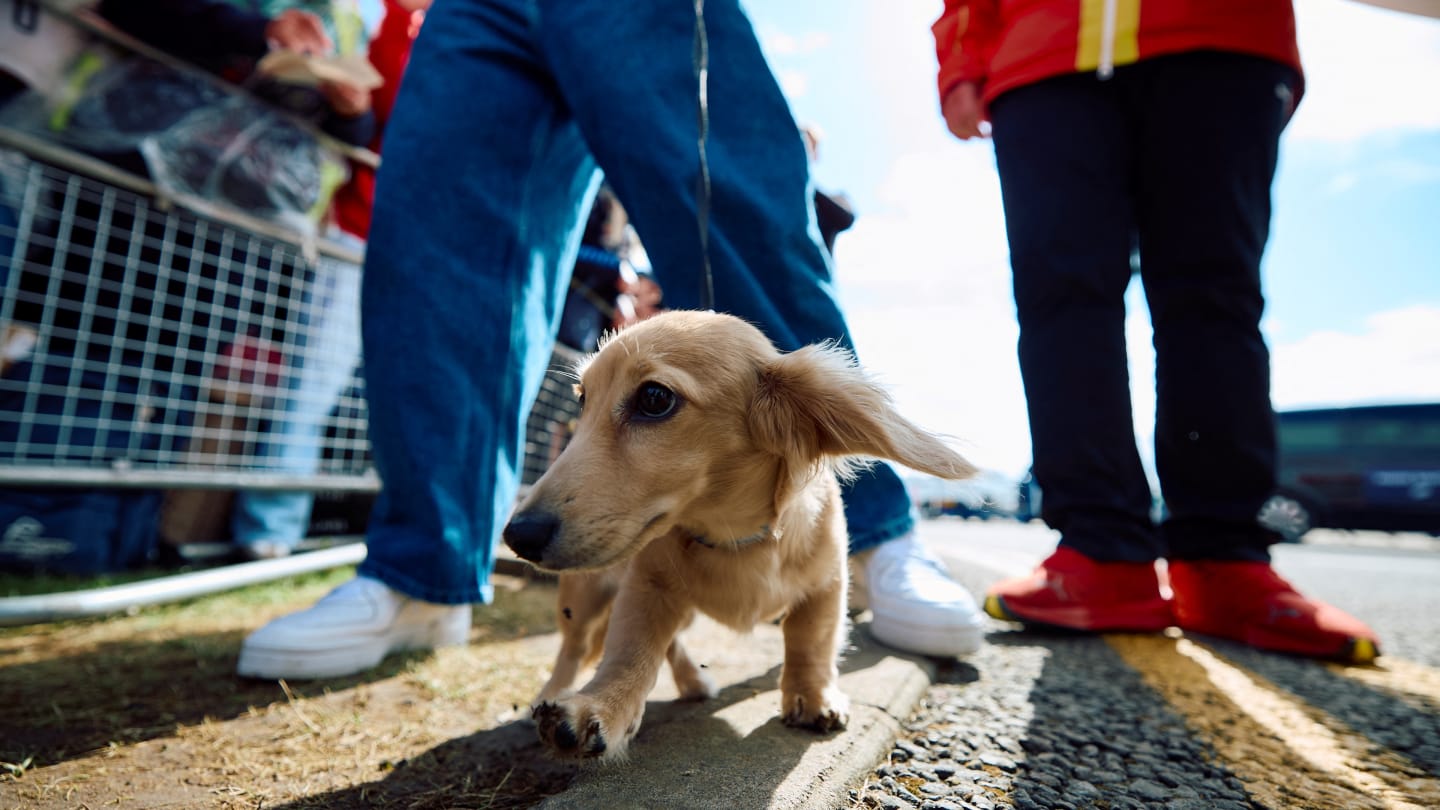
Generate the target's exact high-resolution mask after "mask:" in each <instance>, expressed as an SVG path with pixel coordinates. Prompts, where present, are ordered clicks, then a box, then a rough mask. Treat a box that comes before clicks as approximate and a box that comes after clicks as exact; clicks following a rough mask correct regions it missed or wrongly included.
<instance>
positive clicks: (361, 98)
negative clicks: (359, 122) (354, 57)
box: [320, 82, 370, 118]
mask: <svg viewBox="0 0 1440 810" xmlns="http://www.w3.org/2000/svg"><path fill="white" fill-rule="evenodd" d="M320 92H321V94H323V95H324V96H325V100H326V101H327V102H329V104H330V109H332V110H334V111H335V112H337V113H339V114H340V115H343V116H345V117H346V118H354V117H355V116H357V115H360V114H362V113H364V112H365V111H367V110H369V109H370V91H369V90H366V89H365V88H363V87H357V86H355V85H353V84H346V83H345V82H321V83H320Z"/></svg>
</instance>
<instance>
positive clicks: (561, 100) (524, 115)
mask: <svg viewBox="0 0 1440 810" xmlns="http://www.w3.org/2000/svg"><path fill="white" fill-rule="evenodd" d="M705 22H706V25H707V28H708V35H709V48H710V51H709V53H710V74H709V119H710V136H709V146H708V151H709V163H710V178H711V183H712V190H711V194H710V200H711V209H710V226H709V257H710V261H711V265H712V267H713V272H714V280H715V284H714V287H715V302H714V303H715V308H716V309H717V310H722V311H727V312H732V313H735V314H737V315H739V316H741V317H744V318H747V319H749V320H750V321H752V322H754V323H756V324H757V325H759V326H760V327H761V328H762V329H764V330H765V332H766V333H767V334H768V335H769V336H770V338H771V339H772V340H774V342H775V343H776V344H777V345H778V346H779V347H780V348H781V349H782V350H787V351H788V350H792V349H795V348H797V347H799V346H802V345H804V344H807V343H811V342H815V341H820V340H836V341H839V342H840V343H842V344H844V345H846V346H848V345H849V344H850V339H849V335H848V332H847V329H846V325H845V320H844V318H843V316H842V315H841V313H840V310H839V307H838V305H837V303H836V300H835V291H834V288H833V287H832V284H831V269H830V264H829V259H828V257H827V256H826V254H825V252H824V249H823V247H822V245H821V243H820V240H819V232H818V229H817V227H816V224H815V216H814V211H813V204H812V202H811V190H812V189H811V187H810V183H809V176H808V169H807V165H806V156H805V149H804V146H803V144H802V143H801V139H800V134H799V131H798V128H797V126H796V124H795V121H794V119H793V117H792V116H791V114H790V110H789V107H788V106H787V104H786V102H785V99H784V98H783V96H782V95H781V93H780V90H779V87H778V86H777V84H776V82H775V79H774V76H773V75H772V73H771V72H770V69H769V66H768V65H767V64H766V62H765V59H764V57H763V55H762V54H761V52H760V48H759V45H758V44H757V43H756V40H755V35H754V32H753V30H752V29H751V26H750V22H749V20H748V19H747V18H746V17H745V16H744V14H743V12H741V10H740V8H739V6H738V4H737V3H736V2H735V0H712V2H709V3H706V5H705ZM694 26H695V18H694V16H693V8H692V6H691V4H689V3H679V2H667V3H611V2H604V1H603V0H447V2H443V3H437V4H435V6H434V8H433V9H432V11H431V12H430V14H429V15H428V16H427V18H426V21H425V27H424V29H423V30H422V32H421V34H420V37H419V40H418V41H417V43H416V45H415V50H414V54H413V56H412V59H411V63H410V65H409V67H408V69H407V71H406V74H405V78H404V82H403V85H402V87H401V92H400V96H399V100H398V102H397V104H396V106H395V110H394V113H393V115H392V118H391V120H390V123H389V125H388V128H387V132H386V141H385V159H384V166H383V168H382V169H381V170H380V173H379V178H378V185H377V190H376V200H375V208H374V221H373V230H372V231H371V234H370V244H369V251H368V254H367V258H366V264H365V278H364V292H363V301H362V307H363V314H362V328H363V332H364V346H365V368H366V374H367V385H366V391H367V394H368V397H369V404H370V419H371V438H372V442H373V446H374V452H375V461H376V466H377V469H378V471H379V474H380V477H381V479H382V480H383V482H384V489H383V491H382V492H381V494H380V497H379V499H378V501H377V503H376V506H375V511H374V513H373V515H372V517H371V523H370V529H369V538H368V541H369V554H368V557H367V558H366V560H365V562H364V564H363V565H362V566H361V573H362V574H364V575H367V576H371V577H375V578H377V579H380V580H381V581H383V582H385V583H386V584H388V585H390V586H391V587H393V588H396V589H397V590H400V591H402V592H404V593H407V594H409V595H411V596H414V597H417V598H421V599H425V600H428V601H432V602H440V603H447V604H459V603H466V602H475V601H486V602H488V601H489V600H490V598H491V587H490V581H489V579H490V572H491V569H492V566H493V561H494V552H495V547H496V543H497V542H498V541H499V537H500V530H501V529H502V528H503V527H504V524H505V521H506V519H507V518H508V517H509V515H510V513H511V510H512V507H513V506H514V502H515V498H516V494H517V492H518V488H519V476H520V471H521V453H522V450H521V446H522V440H523V431H524V427H525V419H526V414H527V412H528V411H529V409H530V406H531V404H532V403H533V402H534V399H535V396H536V394H537V392H538V391H539V388H540V383H541V379H542V376H543V375H544V373H545V369H546V365H547V362H548V361H549V358H550V352H551V348H552V346H553V344H554V340H555V334H556V330H557V327H558V322H559V317H560V311H561V308H562V306H563V303H564V301H565V293H566V289H567V286H568V283H569V273H570V268H571V267H572V265H573V264H574V260H575V254H576V250H577V246H578V244H579V240H580V233H581V228H582V226H583V224H584V219H583V215H584V213H585V211H586V209H587V207H588V204H589V201H590V200H591V199H593V197H594V194H595V191H596V189H597V187H598V184H599V182H600V177H601V170H603V171H604V176H605V178H606V179H607V180H608V182H609V183H610V184H611V186H612V187H613V188H614V189H615V192H616V194H617V195H618V196H619V198H620V201H621V203H622V204H623V205H624V206H625V209H626V211H627V212H628V213H629V214H630V217H631V221H632V222H633V223H634V224H635V227H636V229H637V230H638V232H639V234H640V238H641V241H642V242H643V243H644V245H645V248H646V251H647V252H648V254H649V256H650V259H651V260H652V263H653V264H654V266H655V271H656V276H657V280H658V281H659V282H660V284H661V286H662V287H663V288H664V290H665V299H666V303H667V305H668V306H670V307H671V308H694V307H698V306H700V305H701V301H702V299H701V284H702V278H701V273H700V269H701V267H702V261H701V246H700V240H699V236H698V234H699V226H698V225H697V216H696V210H697V194H696V178H697V177H698V175H699V169H700V164H699V154H698V149H697V145H696V139H697V134H698V124H697V114H696V107H697V101H696V79H695V76H694V67H693V64H692V48H693V33H694ZM846 504H847V510H846V512H847V516H848V518H849V520H850V527H851V536H852V538H853V544H852V549H856V550H858V549H860V548H864V547H867V546H873V545H875V544H878V543H879V542H882V541H884V540H887V539H891V538H893V537H896V536H898V535H900V534H903V533H904V532H906V531H908V530H909V529H910V528H911V526H912V525H913V520H912V517H911V513H910V502H909V497H908V495H907V494H906V492H905V489H904V486H903V484H902V483H901V482H900V480H899V478H898V477H897V476H896V474H895V473H894V471H893V470H892V469H891V468H889V467H888V466H879V467H876V468H875V469H874V470H872V471H871V473H870V474H869V475H866V476H863V477H861V478H860V479H859V480H858V481H857V482H856V483H855V484H854V485H853V486H852V487H851V488H850V489H849V491H848V492H847V499H846Z"/></svg>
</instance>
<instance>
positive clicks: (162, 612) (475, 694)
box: [0, 570, 574, 808]
mask: <svg viewBox="0 0 1440 810" xmlns="http://www.w3.org/2000/svg"><path fill="white" fill-rule="evenodd" d="M351 573H352V572H351V571H349V570H341V571H335V572H330V573H328V574H325V575H315V576H309V577H304V578H298V579H296V580H291V581H288V582H285V583H282V584H279V585H267V586H260V587H257V588H251V589H245V590H242V591H237V592H233V593H230V594H225V595H220V596H215V597H209V598H205V599H200V600H196V601H193V602H190V603H187V604H183V605H178V606H169V607H164V608H156V609H149V610H145V611H143V612H141V613H139V614H137V615H134V616H123V617H117V618H112V619H106V620H94V621H81V622H67V623H61V624H55V625H45V626H37V627H31V628H12V629H7V630H3V631H0V694H3V695H4V696H5V699H4V700H3V701H0V728H3V729H5V733H4V734H3V735H0V763H8V767H3V768H0V807H11V806H14V807H76V806H82V805H88V806H92V807H94V806H100V805H104V804H107V803H108V804H111V805H112V806H121V807H147V808H150V807H167V806H168V807H236V808H240V807H244V808H261V807H264V808H273V807H277V806H284V807H294V808H307V807H322V806H323V807H361V806H364V807H405V808H426V807H446V808H465V807H477V808H483V807H494V808H505V807H526V806H530V805H532V804H534V803H535V802H537V801H538V800H539V799H541V798H543V797H544V796H547V795H550V794H553V793H555V792H558V791H560V790H562V789H563V788H564V787H565V786H566V785H567V784H568V783H569V781H570V779H571V777H572V776H573V774H574V769H573V766H569V765H565V764H562V763H557V762H553V761H550V760H547V759H545V758H544V757H543V755H542V754H541V752H540V748H539V745H538V744H537V743H536V741H535V735H534V732H533V730H532V729H531V728H530V727H529V725H528V722H527V721H526V718H525V715H526V712H525V711H524V706H525V705H526V703H528V701H529V700H530V698H531V697H532V696H533V693H534V692H535V691H536V690H537V689H538V688H539V685H540V684H541V683H542V682H543V679H544V677H545V675H546V671H547V669H548V667H549V666H550V663H551V660H552V656H553V654H554V650H555V646H556V644H557V643H558V642H557V641H556V639H555V638H554V636H553V635H552V634H553V631H554V618H553V614H554V598H555V596H554V589H553V587H552V586H550V585H548V584H544V583H540V582H534V583H529V584H525V583H523V582H522V581H520V580H502V582H501V583H499V586H498V587H497V598H496V601H495V604H493V605H489V606H484V607H477V608H476V613H475V620H476V621H475V627H474V630H473V631H472V634H471V644H470V645H469V646H467V647H461V648H452V649H447V650H442V651H439V652H437V653H434V654H429V653H425V654H410V655H401V656H393V657H391V658H389V659H387V660H386V661H385V663H384V664H382V665H381V667H380V668H379V669H378V670H377V671H374V672H371V673H368V674H367V675H366V676H365V677H363V678H345V679H333V680H326V681H313V682H306V683H293V684H284V683H275V682H262V681H251V680H245V679H240V678H237V677H236V676H235V675H234V664H235V655H236V652H237V650H238V648H239V644H240V641H241V639H242V638H243V637H244V635H245V633H247V632H249V631H250V630H252V629H254V628H255V627H258V626H259V625H260V624H262V623H264V622H265V621H266V620H268V619H270V618H272V617H274V616H277V615H280V614H282V613H286V612H289V611H291V610H294V609H296V608H300V607H303V606H305V605H307V604H309V603H310V602H313V601H314V600H315V599H317V598H318V597H320V596H321V595H323V594H324V593H325V592H326V591H327V590H328V589H329V588H331V587H333V586H334V585H335V584H337V583H338V582H340V581H343V580H344V579H346V578H348V577H349V576H350V575H351Z"/></svg>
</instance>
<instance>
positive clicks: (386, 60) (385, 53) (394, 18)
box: [334, 0, 425, 239]
mask: <svg viewBox="0 0 1440 810" xmlns="http://www.w3.org/2000/svg"><path fill="white" fill-rule="evenodd" d="M424 18H425V13H424V12H423V11H415V12H410V11H406V10H405V9H404V8H401V7H400V5H399V4H397V3H396V2H395V0H385V16H384V17H383V18H382V19H381V20H380V30H379V31H377V32H376V33H375V38H374V39H372V40H370V64H372V65H374V66H375V69H376V70H377V71H379V73H380V76H381V77H382V78H384V80H385V82H384V84H382V85H380V86H379V87H377V88H375V89H374V90H373V91H371V93H370V104H371V107H372V109H374V111H375V139H374V140H373V141H371V142H370V149H371V151H373V152H375V153H377V154H378V153H379V152H380V144H381V140H382V139H383V138H384V134H385V124H386V122H388V121H389V120H390V108H391V107H394V106H395V94H396V92H397V91H399V89H400V77H401V75H402V74H403V73H404V72H405V65H406V64H407V63H409V61H410V46H411V45H412V44H413V43H414V41H415V35H416V34H417V33H419V30H420V22H421V21H422V20H424ZM374 202H375V170H374V169H372V168H370V167H369V166H365V165H363V164H360V163H351V164H350V181H349V182H347V183H346V184H345V185H343V186H341V187H340V189H339V190H338V191H336V192H335V203H334V204H335V224H336V225H339V226H340V229H341V230H343V231H345V232H346V233H349V234H354V235H355V236H358V237H360V238H361V239H364V238H366V237H367V236H369V234H370V206H371V204H373V203H374Z"/></svg>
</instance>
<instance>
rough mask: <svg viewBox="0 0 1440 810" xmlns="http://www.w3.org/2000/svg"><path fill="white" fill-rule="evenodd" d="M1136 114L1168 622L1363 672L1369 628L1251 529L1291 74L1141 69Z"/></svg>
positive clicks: (1159, 65)
mask: <svg viewBox="0 0 1440 810" xmlns="http://www.w3.org/2000/svg"><path fill="white" fill-rule="evenodd" d="M1147 71H1148V72H1147V77H1146V78H1147V81H1146V83H1145V84H1144V85H1143V87H1144V92H1143V93H1141V95H1139V96H1138V98H1137V99H1136V109H1137V111H1139V112H1140V113H1141V114H1143V116H1144V126H1145V128H1146V132H1147V133H1148V134H1149V137H1148V138H1147V139H1146V141H1145V145H1144V147H1143V148H1142V149H1141V150H1140V153H1139V154H1140V165H1139V169H1140V170H1139V173H1138V178H1139V183H1138V188H1139V201H1140V210H1141V215H1140V218H1139V232H1140V252H1141V267H1142V273H1143V274H1144V279H1145V289H1146V295H1147V298H1148V300H1149V304H1150V312H1151V320H1152V321H1153V322H1154V325H1155V352H1156V357H1155V362H1156V385H1157V392H1156V393H1157V401H1156V425H1155V453H1156V461H1157V467H1158V472H1159V475H1160V481H1161V485H1162V487H1163V489H1164V494H1165V499H1166V503H1167V505H1168V507H1169V510H1170V515H1171V517H1170V519H1169V520H1167V521H1166V522H1165V524H1164V526H1163V529H1164V532H1165V535H1166V539H1167V541H1168V544H1169V549H1170V578H1171V584H1172V588H1173V590H1174V593H1175V615H1176V618H1177V620H1178V622H1179V624H1180V626H1181V627H1182V628H1183V629H1185V630H1186V631H1191V632H1202V633H1208V634H1213V635H1220V636H1224V637H1227V638H1233V639H1236V640H1239V641H1243V642H1246V643H1249V644H1252V645H1254V646H1257V647H1262V648H1266V649H1272V650H1278V651H1282V652H1291V653H1299V654H1303V655H1314V656H1320V657H1327V658H1339V659H1343V660H1350V661H1360V662H1365V661H1369V660H1372V659H1373V658H1374V657H1375V656H1376V654H1377V647H1376V645H1377V641H1376V637H1375V634H1374V632H1373V631H1371V630H1370V629H1369V628H1368V627H1366V626H1365V625H1364V623H1362V622H1360V621H1359V620H1357V619H1355V618H1353V617H1351V616H1348V615H1346V614H1344V613H1343V612H1341V611H1339V610H1337V609H1335V608H1333V607H1330V606H1329V605H1325V604H1322V603H1319V602H1315V601H1313V600H1309V599H1306V598H1305V597H1303V596H1301V595H1300V594H1299V593H1298V592H1296V591H1295V589H1294V588H1293V587H1292V586H1291V585H1290V584H1289V583H1288V582H1286V581H1285V580H1283V579H1281V578H1280V577H1279V575H1278V574H1276V573H1275V571H1274V570H1273V569H1272V568H1271V567H1270V564H1269V552H1268V547H1269V545H1270V544H1271V543H1273V542H1275V541H1276V540H1278V536H1277V535H1275V533H1274V532H1272V531H1270V530H1269V529H1266V528H1264V527H1262V526H1261V525H1260V524H1259V523H1258V520H1257V518H1258V514H1259V511H1260V508H1261V505H1262V504H1263V503H1264V501H1265V500H1266V498H1268V497H1269V496H1270V495H1271V494H1272V492H1273V490H1274V487H1275V455H1276V449H1275V423H1274V418H1275V417H1274V413H1273V411H1272V409H1271V405H1270V362H1269V353H1268V351H1267V349H1266V346H1265V341H1264V338H1263V337H1262V336H1261V333H1260V317H1261V314H1262V311H1263V309H1264V298H1263V295H1262V293H1261V281H1260V260H1261V255H1262V253H1263V252H1264V248H1265V242H1266V238H1267V236H1268V233H1269V225H1270V184H1271V182H1272V180H1273V178H1274V174H1275V165H1276V158H1277V152H1278V147H1279V139H1280V132H1281V130H1282V129H1283V127H1284V125H1285V122H1286V118H1287V116H1288V114H1289V108H1290V96H1289V88H1290V87H1292V86H1293V84H1294V81H1295V76H1294V74H1293V72H1292V71H1291V70H1290V69H1289V68H1288V67H1286V66H1284V65H1281V64H1278V63H1273V62H1268V61H1266V60H1263V59H1257V58H1253V57H1248V56H1241V55H1236V54H1219V53H1197V54H1187V55H1184V56H1175V57H1168V58H1164V59H1156V60H1154V61H1153V62H1152V63H1150V64H1149V65H1148V66H1147Z"/></svg>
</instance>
